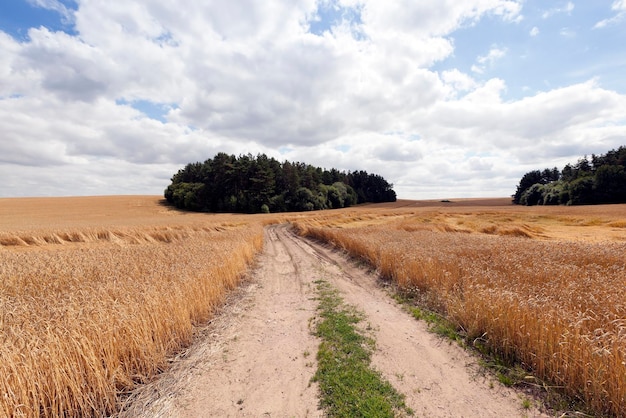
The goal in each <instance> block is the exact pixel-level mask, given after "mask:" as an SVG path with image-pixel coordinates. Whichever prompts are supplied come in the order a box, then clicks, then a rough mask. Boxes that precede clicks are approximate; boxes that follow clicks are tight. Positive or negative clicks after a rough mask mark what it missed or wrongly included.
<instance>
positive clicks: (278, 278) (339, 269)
mask: <svg viewBox="0 0 626 418" xmlns="http://www.w3.org/2000/svg"><path fill="white" fill-rule="evenodd" d="M265 239H266V243H265V244H266V250H265V252H264V253H263V255H262V256H261V257H260V259H259V262H258V266H257V267H256V268H255V270H254V271H253V272H252V273H251V275H250V277H249V279H248V281H247V282H246V283H245V284H244V285H243V286H242V288H241V289H239V290H238V291H237V292H236V293H235V294H234V295H233V296H232V297H231V298H230V299H229V301H228V303H227V304H226V306H225V307H224V310H223V312H222V313H220V314H219V315H218V316H217V317H216V319H215V320H214V321H213V322H212V323H211V324H210V326H209V327H207V328H206V329H205V330H203V333H202V335H201V337H202V338H198V341H197V343H196V344H194V345H193V346H192V347H191V348H190V349H189V350H188V351H187V352H186V353H183V354H182V355H181V356H179V358H177V359H175V360H174V364H173V366H172V368H171V369H170V370H169V371H168V372H166V373H164V374H163V375H161V376H160V377H159V379H157V380H156V381H155V382H153V383H151V384H148V385H145V387H143V388H142V389H141V390H140V391H139V392H138V393H136V394H135V396H134V397H133V398H132V402H130V403H129V409H128V410H127V411H126V412H125V413H124V414H122V416H145V417H156V416H159V417H161V416H162V417H165V416H167V417H218V416H219V417H246V416H251V417H263V416H265V417H291V416H295V417H317V416H323V411H320V410H318V397H317V396H318V388H317V387H316V385H315V384H313V383H311V381H310V380H311V377H312V376H313V374H314V373H315V370H316V363H315V354H316V352H317V345H318V341H317V340H316V338H315V337H314V336H312V334H311V329H310V327H311V326H312V325H311V322H312V320H311V318H313V317H314V316H315V310H316V306H317V302H316V301H315V300H314V298H315V288H314V284H313V282H314V281H315V280H318V279H325V280H327V281H329V282H330V283H332V284H333V285H334V286H335V287H336V288H338V289H339V290H340V292H341V295H342V297H343V298H344V300H345V301H346V302H347V303H348V304H351V305H355V306H357V307H358V309H359V310H361V311H362V312H364V313H365V315H366V319H365V321H364V323H366V324H367V328H368V329H371V330H372V331H371V332H372V336H373V337H374V338H375V340H376V346H377V350H376V352H375V354H374V357H373V363H374V366H375V367H376V368H377V369H378V370H380V371H381V372H382V373H383V375H384V376H385V377H386V378H387V379H388V380H389V381H390V382H391V383H392V384H393V385H394V386H395V387H396V388H397V389H398V390H399V391H400V392H402V393H404V394H405V395H406V403H407V405H408V406H409V407H411V408H412V409H413V410H414V411H415V413H416V416H419V417H540V416H546V415H543V414H541V413H540V412H539V411H538V410H537V409H535V408H531V409H526V408H524V407H523V404H522V402H523V399H524V397H525V395H523V394H520V393H517V392H515V391H514V390H511V389H508V388H505V387H503V386H501V385H500V384H499V383H498V382H497V381H494V380H493V379H492V378H490V377H488V376H485V375H484V373H482V372H481V371H480V369H479V367H478V366H477V365H476V359H474V358H473V357H471V356H470V355H468V354H467V353H466V352H465V351H464V350H462V349H461V348H459V347H458V346H456V345H455V344H451V343H449V342H448V341H445V340H442V339H441V338H439V337H436V336H434V335H433V334H431V333H429V332H428V331H427V330H426V326H425V325H424V324H423V323H421V322H419V321H416V320H414V319H412V318H411V317H410V316H409V315H408V314H406V313H405V312H404V311H403V310H402V309H401V308H400V307H399V306H398V305H397V304H396V303H395V302H394V301H393V300H392V299H391V298H389V296H388V295H387V293H386V291H385V290H384V289H383V288H382V287H381V286H380V284H379V283H378V281H377V278H376V276H375V275H374V274H372V273H370V272H368V271H366V270H365V269H363V268H360V267H358V266H356V265H355V264H354V263H353V262H351V261H349V260H348V259H347V258H346V257H345V256H344V255H343V254H340V253H339V252H337V251H335V250H332V249H329V248H327V247H324V246H322V245H320V244H318V243H314V242H311V241H309V240H305V239H302V238H300V237H297V236H296V235H294V234H293V233H292V232H291V231H290V229H289V228H288V227H287V226H286V225H280V226H272V227H269V228H268V230H267V233H266V238H265Z"/></svg>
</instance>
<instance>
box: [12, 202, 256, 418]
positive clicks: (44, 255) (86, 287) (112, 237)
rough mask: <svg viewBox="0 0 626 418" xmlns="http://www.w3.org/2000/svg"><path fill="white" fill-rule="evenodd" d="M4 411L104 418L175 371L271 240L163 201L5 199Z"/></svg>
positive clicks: (252, 225) (252, 223)
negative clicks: (172, 363) (197, 331)
mask: <svg viewBox="0 0 626 418" xmlns="http://www.w3.org/2000/svg"><path fill="white" fill-rule="evenodd" d="M0 231H1V232H0V393H2V394H3V396H2V397H1V398H0V416H65V415H73V416H90V415H95V416H100V415H102V414H109V413H112V412H114V411H116V410H117V409H118V408H119V406H120V401H121V399H122V398H123V395H124V393H126V392H128V391H130V390H132V389H133V387H135V385H136V384H137V383H141V382H145V381H148V380H149V379H151V378H152V377H153V376H154V375H155V374H156V373H158V372H159V371H160V370H162V369H164V368H165V367H167V358H168V356H170V355H171V354H172V353H174V352H175V351H176V350H180V349H181V348H182V347H184V346H185V345H188V344H189V343H190V341H191V340H192V337H193V326H194V324H199V323H203V322H206V321H207V320H208V319H209V318H210V317H211V315H212V314H213V312H214V310H215V309H216V307H217V306H219V304H220V302H221V300H222V299H223V297H224V295H225V294H226V292H227V291H228V290H229V289H232V288H233V287H235V286H237V283H238V280H239V278H240V277H241V275H242V274H243V273H244V272H245V271H246V268H247V266H248V265H249V263H250V262H251V261H252V260H253V258H254V256H255V254H256V253H257V252H258V251H259V250H260V249H261V247H262V242H263V241H262V236H263V229H262V224H261V222H260V220H259V218H246V217H242V216H230V215H220V216H217V215H197V214H182V213H179V212H176V211H172V210H170V209H169V208H167V207H163V206H161V205H160V204H159V198H157V197H145V196H138V197H104V198H102V197H98V198H59V199H2V200H0Z"/></svg>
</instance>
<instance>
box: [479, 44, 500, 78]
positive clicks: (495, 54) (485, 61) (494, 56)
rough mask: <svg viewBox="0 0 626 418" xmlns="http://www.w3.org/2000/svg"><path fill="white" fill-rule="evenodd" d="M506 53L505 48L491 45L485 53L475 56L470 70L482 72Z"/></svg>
mask: <svg viewBox="0 0 626 418" xmlns="http://www.w3.org/2000/svg"><path fill="white" fill-rule="evenodd" d="M506 53H507V49H506V48H500V47H498V46H492V47H491V49H490V50H489V52H488V53H487V55H481V56H479V57H478V58H476V64H474V65H473V66H472V71H473V72H475V73H478V74H483V73H484V72H485V70H486V69H487V68H489V67H492V66H493V65H494V63H495V62H496V61H498V60H499V59H501V58H503V57H504V56H505V55H506Z"/></svg>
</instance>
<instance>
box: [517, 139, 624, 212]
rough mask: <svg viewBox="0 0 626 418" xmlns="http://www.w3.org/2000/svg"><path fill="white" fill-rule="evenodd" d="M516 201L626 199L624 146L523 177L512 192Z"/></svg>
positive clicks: (552, 202)
mask: <svg viewBox="0 0 626 418" xmlns="http://www.w3.org/2000/svg"><path fill="white" fill-rule="evenodd" d="M513 203H515V204H519V205H529V206H530V205H590V204H603V203H626V147H625V146H621V147H619V148H618V149H616V150H611V151H609V152H607V153H606V154H604V155H593V154H592V156H591V159H589V158H588V157H587V156H585V157H583V158H581V159H579V160H578V162H577V163H576V164H573V165H572V164H567V165H566V166H565V167H564V168H563V169H562V170H560V171H559V170H558V169H557V168H556V167H555V168H546V169H544V170H534V171H530V172H528V173H526V174H524V176H523V177H522V179H521V180H520V182H519V185H518V186H517V190H516V192H515V194H514V195H513Z"/></svg>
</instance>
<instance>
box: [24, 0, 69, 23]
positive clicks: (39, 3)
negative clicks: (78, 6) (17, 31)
mask: <svg viewBox="0 0 626 418" xmlns="http://www.w3.org/2000/svg"><path fill="white" fill-rule="evenodd" d="M26 1H27V2H28V3H29V4H30V5H32V6H34V7H40V8H42V9H47V10H52V11H55V12H57V13H59V14H60V15H61V18H62V21H63V23H65V24H70V23H72V22H73V21H74V12H73V10H71V9H68V8H67V7H66V6H65V5H64V4H63V3H61V2H60V1H58V0H26Z"/></svg>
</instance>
